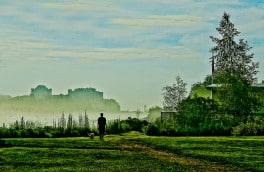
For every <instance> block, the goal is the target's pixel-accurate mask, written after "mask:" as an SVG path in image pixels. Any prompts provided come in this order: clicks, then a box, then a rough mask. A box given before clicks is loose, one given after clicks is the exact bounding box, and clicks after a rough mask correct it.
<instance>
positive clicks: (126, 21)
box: [0, 0, 264, 110]
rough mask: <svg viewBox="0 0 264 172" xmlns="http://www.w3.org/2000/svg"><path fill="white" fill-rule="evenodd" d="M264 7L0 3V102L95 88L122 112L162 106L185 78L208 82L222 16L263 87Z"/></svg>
mask: <svg viewBox="0 0 264 172" xmlns="http://www.w3.org/2000/svg"><path fill="white" fill-rule="evenodd" d="M263 2H264V1H262V0H258V1H253V0H232V1H230V0H223V1H218V0H204V1H196V0H177V1H176V0H133V1H132V0H131V1H130V0H128V1H123V0H115V1H100V0H98V1H87V0H75V1H69V0H64V1H62V0H61V1H53V0H52V1H51V0H50V1H49V0H38V1H35V0H34V1H33V0H32V1H20V0H12V1H10V0H6V1H5V0H0V23H1V24H0V60H1V61H0V80H1V82H0V94H8V95H12V96H18V95H25V94H29V93H30V88H32V87H36V86H37V85H38V84H44V85H46V86H48V87H49V88H52V89H53V93H54V94H59V93H63V94H65V93H67V89H68V88H77V87H94V88H96V89H97V90H99V91H103V92H104V94H105V98H114V99H116V100H117V101H118V102H119V103H120V105H121V107H122V109H124V110H126V109H130V110H132V109H138V108H140V109H143V106H144V105H147V106H148V107H150V106H153V105H160V106H161V105H162V95H161V92H162V91H161V90H162V87H164V86H165V85H171V84H172V83H174V81H175V77H176V76H177V75H180V76H181V77H182V79H183V80H184V81H185V82H187V83H188V88H190V86H191V85H192V84H194V83H196V82H198V81H203V80H204V78H205V76H206V75H208V74H210V71H211V69H210V63H209V57H210V53H209V51H210V48H211V47H212V46H213V43H212V42H211V40H210V39H209V36H211V35H214V36H217V35H218V33H217V32H216V30H215V28H216V27H217V26H218V23H219V21H220V20H221V17H222V14H223V12H224V11H226V12H227V13H229V14H230V15H231V21H232V22H233V23H234V24H235V26H236V28H237V29H238V30H239V31H240V32H241V34H240V36H239V38H244V39H245V40H247V41H248V43H249V45H251V46H252V47H253V49H252V51H251V52H252V53H254V54H255V61H259V62H260V69H259V70H260V72H259V74H258V78H259V81H261V80H264V77H263V76H264V60H263V54H264V34H263V28H264V9H263V8H264V3H263Z"/></svg>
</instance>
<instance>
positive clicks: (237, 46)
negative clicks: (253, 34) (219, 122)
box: [210, 13, 259, 115]
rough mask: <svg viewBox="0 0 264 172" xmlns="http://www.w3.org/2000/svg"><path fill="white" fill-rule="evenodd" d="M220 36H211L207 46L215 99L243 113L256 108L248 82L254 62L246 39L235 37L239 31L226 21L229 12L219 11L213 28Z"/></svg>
mask: <svg viewBox="0 0 264 172" xmlns="http://www.w3.org/2000/svg"><path fill="white" fill-rule="evenodd" d="M216 30H217V31H218V32H219V34H220V35H221V36H222V37H221V38H216V37H213V36H211V37H210V38H211V39H212V41H213V42H214V43H215V44H216V46H214V47H213V48H212V49H211V52H212V54H213V55H212V57H211V60H212V61H214V63H215V66H214V67H215V71H214V72H215V73H214V77H215V78H217V81H218V82H219V83H220V84H221V87H219V88H218V91H219V99H220V101H221V103H222V106H223V107H224V109H225V110H226V111H227V112H228V113H232V114H236V115H247V114H249V113H252V112H254V111H255V110H257V109H258V107H259V103H258V100H257V98H256V95H255V93H254V92H253V90H252V87H251V85H252V84H253V83H254V82H255V81H256V78H255V76H256V74H257V72H258V71H257V68H258V63H254V62H253V61H252V59H253V56H254V54H249V53H248V52H249V51H250V50H251V47H250V46H249V45H248V43H247V41H244V39H240V40H239V41H238V42H236V40H235V37H236V36H238V35H239V33H240V32H239V31H238V30H237V29H236V28H235V27H234V24H233V23H231V22H230V15H229V14H227V13H224V14H223V17H222V20H221V21H220V24H219V27H217V28H216Z"/></svg>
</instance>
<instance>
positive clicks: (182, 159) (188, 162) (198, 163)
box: [118, 142, 244, 172]
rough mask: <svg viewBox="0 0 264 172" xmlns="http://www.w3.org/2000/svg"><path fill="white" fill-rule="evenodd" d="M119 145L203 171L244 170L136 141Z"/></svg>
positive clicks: (227, 171) (229, 171) (125, 148)
mask: <svg viewBox="0 0 264 172" xmlns="http://www.w3.org/2000/svg"><path fill="white" fill-rule="evenodd" d="M118 145H119V146H120V147H121V148H122V149H123V150H127V151H132V152H136V153H142V154H147V155H149V156H151V157H155V158H158V159H161V160H164V161H169V162H173V163H176V164H180V165H182V166H185V167H188V168H190V169H191V170H193V171H199V172H200V171H201V172H206V171H210V172H216V171H217V172H221V171H223V172H224V171H226V172H233V171H234V172H238V171H244V170H243V169H240V168H238V167H234V166H231V165H228V164H220V163H215V162H209V161H204V160H200V159H196V158H192V157H186V156H183V155H177V154H174V153H170V152H166V151H163V150H156V149H154V148H151V147H148V146H146V145H143V144H139V143H134V142H122V143H118Z"/></svg>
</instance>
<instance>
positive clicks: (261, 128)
mask: <svg viewBox="0 0 264 172" xmlns="http://www.w3.org/2000/svg"><path fill="white" fill-rule="evenodd" d="M232 135H233V136H257V135H258V136H259V135H264V120H263V118H261V117H259V116H255V117H253V119H250V118H249V119H248V121H246V122H241V123H240V124H239V125H237V126H235V127H233V130H232Z"/></svg>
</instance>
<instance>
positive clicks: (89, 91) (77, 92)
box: [68, 88, 103, 100]
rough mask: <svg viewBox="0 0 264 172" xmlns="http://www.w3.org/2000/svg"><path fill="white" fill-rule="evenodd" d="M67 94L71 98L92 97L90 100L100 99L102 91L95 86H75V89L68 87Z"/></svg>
mask: <svg viewBox="0 0 264 172" xmlns="http://www.w3.org/2000/svg"><path fill="white" fill-rule="evenodd" d="M68 96H69V97H71V98H78V99H80V98H81V99H90V100H91V99H92V100H102V99H103V92H99V91H96V89H95V88H77V89H74V90H72V89H69V90H68Z"/></svg>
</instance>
